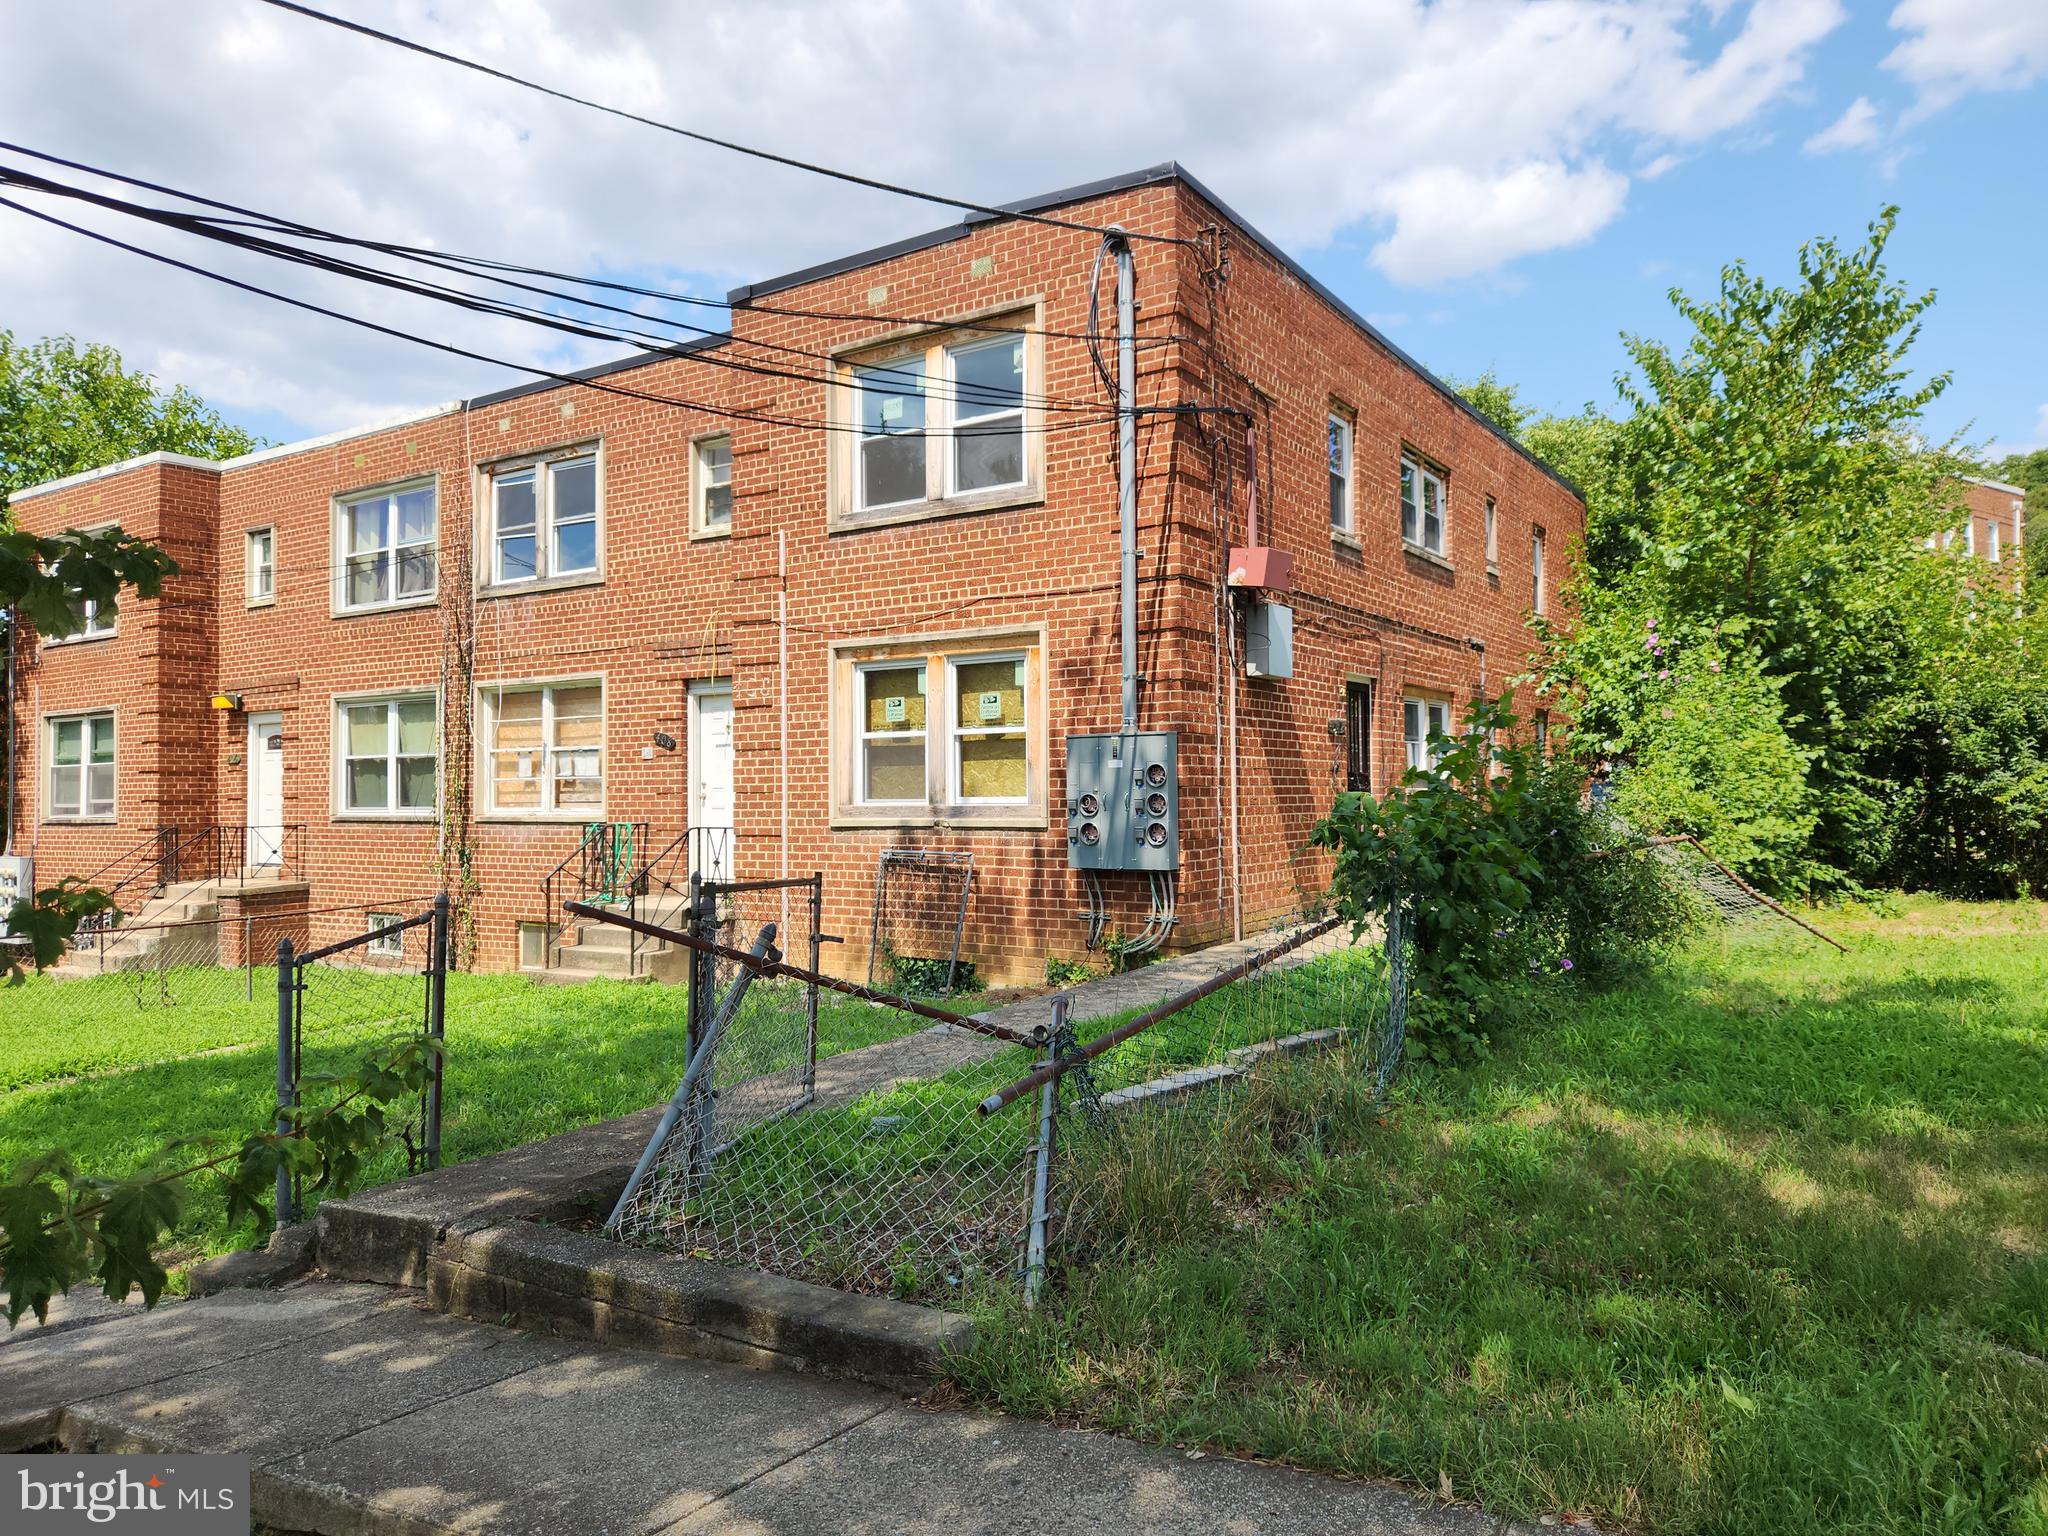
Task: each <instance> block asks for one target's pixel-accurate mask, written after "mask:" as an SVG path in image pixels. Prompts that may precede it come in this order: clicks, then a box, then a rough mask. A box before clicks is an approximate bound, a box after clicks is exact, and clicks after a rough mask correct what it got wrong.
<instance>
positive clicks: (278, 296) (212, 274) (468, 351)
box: [0, 197, 1115, 435]
mask: <svg viewBox="0 0 2048 1536" xmlns="http://www.w3.org/2000/svg"><path fill="white" fill-rule="evenodd" d="M0 208H11V209H13V210H14V211H15V212H16V213H20V214H25V215H26V216H27V217H29V218H32V219H38V220H41V221H42V222H43V223H45V224H50V225H54V226H55V227H57V228H59V229H64V230H69V231H70V232H71V233H73V234H76V235H82V236H84V237H85V238H86V239H89V240H94V241H98V242H99V243H100V244H102V245H107V246H111V247H113V248H114V249H116V250H122V251H126V252H128V253H129V254H131V255H135V256H141V257H144V258H145V259H147V260H150V261H154V262H158V263H161V264H162V265H164V266H168V267H173V268H175V269H177V270H179V271H182V272H189V273H191V274H193V275H194V276H198V277H204V278H207V279H209V280H210V281H213V282H216V283H220V284H223V285H224V286H226V287H230V288H235V289H239V290H241V291H242V292H244V293H252V294H255V295H257V296H258V297H260V298H266V299H271V300H274V301H275V302H277V303H280V304H285V305H288V306H290V307H291V308H294V309H302V310H305V311H307V312H308V313H310V314H316V315H325V316H326V317H327V318H329V319H331V320H340V321H342V322H343V323H345V324H348V325H354V326H358V327H360V328H362V329H363V330H367V331H373V332H375V333H377V334H378V335H381V336H388V337H391V338H393V339H395V340H398V341H408V342H412V343H414V344H416V345H418V346H423V347H427V348H430V349H432V350H434V351H437V352H445V353H447V354H449V355H450V356H452V357H461V358H467V359H469V360H470V361H472V362H479V363H485V364H488V365H490V366H492V367H497V368H509V369H511V370H513V371H515V372H518V373H525V374H530V375H532V376H533V377H534V378H538V379H547V380H550V381H552V382H553V383H556V384H563V385H568V386H571V387H575V388H582V389H589V390H595V391H597V392H599V393H601V394H608V395H617V396H619V397H621V398H623V399H629V400H640V401H645V402H647V403H649V404H653V405H665V406H671V407H674V408H676V409H679V410H690V411H698V412H701V413H702V414H704V415H707V416H715V417H719V418H721V419H723V420H728V421H751V422H758V423H761V424H762V425H766V426H776V427H790V428H793V429H796V430H798V431H809V432H836V433H848V432H850V433H856V434H861V433H863V429H862V427H861V426H860V424H859V423H857V422H835V421H806V420H801V419H798V418H795V417H789V416H778V415H774V414H771V413H769V412H766V411H756V410H750V409H746V408H743V407H731V406H718V405H712V404H710V403H709V402H706V401H701V400H689V399H684V398H681V397H677V396H671V395H658V394H654V393H651V392H650V391H647V390H640V389H633V388H630V387H628V386H626V385H622V384H612V383H609V382H607V381H606V380H604V379H603V378H594V377H585V378H579V377H577V376H576V375H575V374H573V373H564V372H562V371H561V370H559V369H554V368H544V367H542V366H540V365H539V364H537V363H520V362H513V361H511V360H510V359H508V358H502V357H496V356H493V355H492V354H490V353H488V352H479V351H476V350H475V349H474V348H470V347H463V346H458V345H456V344H455V343H453V342H448V341H437V340H435V339H434V338H432V337H429V336H421V335H418V334H417V333H415V332H411V331H406V330H402V329H400V328H398V327H396V326H390V325H385V324H383V323H381V322H379V321H376V320H368V319H365V318H363V317H362V316H360V315H352V314H349V313H348V312H347V311H345V310H339V309H334V308H331V307H330V306H328V305H325V304H316V303H314V302H313V301H312V300H310V299H302V298H298V297H295V296H294V295H291V294H287V293H279V292H278V291H277V290H275V289H272V288H265V287H263V286H262V285H261V284H258V283H251V282H247V281H245V280H243V279H241V278H238V277H230V276H229V275H228V274H226V273H224V272H216V271H214V270H212V269H211V268H209V267H203V266H200V265H198V264H197V263H195V262H189V261H182V260H180V259H179V258H177V257H175V256H171V255H168V254H166V253H164V252H162V251H154V250H151V249H149V248H148V247H146V246H140V245H135V244H133V243H131V242H130V241H126V240H122V239H120V238H118V237H117V236H114V235H109V234H106V233H104V232H102V231H100V230H96V229H91V228H88V227H86V226H85V225H82V224H75V223H73V222H72V221H70V220H69V219H61V218H59V217H57V216H56V215H55V214H53V213H48V212H45V211H44V210H43V209H40V208H31V207H29V206H28V205H26V204H24V203H19V202H16V201H14V200H13V199H12V198H6V197H0ZM678 355H680V356H688V355H689V354H687V353H679V354H678ZM1114 419H1115V418H1114V415H1113V414H1109V413H1105V414H1103V415H1101V416H1096V417H1076V418H1074V419H1072V420H1069V421H1063V422H1061V423H1059V424H1058V425H1053V424H1050V423H1048V424H1045V425H1043V426H1038V427H1032V426H1029V425H1028V424H1027V425H1024V426H1022V427H1020V430H1022V431H1025V432H1036V433H1043V434H1048V435H1049V434H1051V433H1054V432H1063V431H1073V430H1076V429H1078V428H1081V427H1089V426H1098V425H1101V424H1102V423H1104V422H1107V421H1112V420H1114Z"/></svg>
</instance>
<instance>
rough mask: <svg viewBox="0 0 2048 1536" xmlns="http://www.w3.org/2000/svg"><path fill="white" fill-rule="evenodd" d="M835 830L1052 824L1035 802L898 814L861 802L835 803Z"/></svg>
mask: <svg viewBox="0 0 2048 1536" xmlns="http://www.w3.org/2000/svg"><path fill="white" fill-rule="evenodd" d="M831 825H832V827H833V829H834V830H835V831H874V832H884V831H899V830H903V829H906V828H924V829H928V830H937V831H950V832H1042V831H1044V830H1045V828H1046V827H1048V826H1050V825H1051V822H1050V820H1049V819H1048V817H1047V815H1046V812H1045V808H1044V807H1043V806H1035V805H1004V806H991V807H990V808H988V809H987V810H985V811H982V810H970V809H967V808H966V807H963V806H948V807H945V808H944V809H943V810H942V811H931V810H904V811H899V812H896V813H894V814H890V813H887V812H882V811H875V810H867V809H864V808H862V807H860V806H835V807H833V810H832V822H831Z"/></svg>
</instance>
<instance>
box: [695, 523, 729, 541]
mask: <svg viewBox="0 0 2048 1536" xmlns="http://www.w3.org/2000/svg"><path fill="white" fill-rule="evenodd" d="M731 537H732V525H731V524H730V523H728V524H727V525H726V526H725V527H723V528H692V529H691V530H690V542H691V543H692V544H708V543H711V542H713V541H715V540H718V539H729V538H731Z"/></svg>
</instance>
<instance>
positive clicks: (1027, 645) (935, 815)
mask: <svg viewBox="0 0 2048 1536" xmlns="http://www.w3.org/2000/svg"><path fill="white" fill-rule="evenodd" d="M1041 647H1042V641H1041V639H1040V637H1039V636H1038V635H1036V634H1035V633H1034V634H1028V635H1016V634H1006V635H998V636H993V637H987V638H980V639H976V640H963V641H958V642H953V643H947V644H935V643H926V642H918V641H909V642H870V643H862V644H851V645H846V646H843V647H841V648H840V649H839V653H838V654H837V655H836V656H835V659H834V670H833V677H834V682H833V690H834V697H835V704H834V709H833V732H834V754H833V755H834V764H835V766H834V771H833V781H834V789H833V812H834V815H835V816H836V817H837V818H839V819H840V820H842V821H856V822H857V821H866V822H870V823H875V822H887V823H902V822H905V821H927V822H929V821H940V820H945V821H953V820H963V821H970V822H971V821H976V820H980V821H994V822H997V823H999V824H1002V825H1010V826H1015V825H1026V824H1028V825H1039V824H1042V821H1043V818H1044V815H1045V753H1044V746H1043V743H1044V741H1045V711H1044V697H1043V695H1044V685H1043V683H1042V682H1041V681H1040V675H1039V661H1038V657H1039V655H1040V651H1041Z"/></svg>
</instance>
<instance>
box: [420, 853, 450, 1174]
mask: <svg viewBox="0 0 2048 1536" xmlns="http://www.w3.org/2000/svg"><path fill="white" fill-rule="evenodd" d="M427 931H428V933H429V934H430V937H429V939H428V941H427V1034H428V1037H429V1038H430V1039H432V1041H433V1046H432V1059H431V1060H430V1061H429V1062H428V1064H427V1070H428V1073H429V1076H428V1078H427V1115H426V1120H427V1123H426V1125H425V1126H424V1127H423V1132H424V1135H425V1139H426V1143H427V1166H428V1167H429V1168H438V1167H440V1166H441V1081H442V1064H443V1062H444V1061H445V1060H446V1058H445V1056H444V1054H443V1052H442V1044H443V1042H444V1041H445V1040H446V1039H447V1038H448V893H447V892H446V891H442V892H441V893H440V894H439V895H437V896H436V897H435V898H434V921H433V924H432V926H431V927H430V928H429V929H428V930H427Z"/></svg>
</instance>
